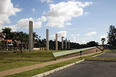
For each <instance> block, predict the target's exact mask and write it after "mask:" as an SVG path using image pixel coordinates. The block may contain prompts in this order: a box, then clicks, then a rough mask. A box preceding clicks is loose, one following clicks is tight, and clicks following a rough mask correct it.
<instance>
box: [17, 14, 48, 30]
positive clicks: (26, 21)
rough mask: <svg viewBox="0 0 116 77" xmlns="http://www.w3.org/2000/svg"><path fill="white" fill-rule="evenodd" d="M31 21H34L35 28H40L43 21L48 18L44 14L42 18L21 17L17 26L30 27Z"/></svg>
mask: <svg viewBox="0 0 116 77" xmlns="http://www.w3.org/2000/svg"><path fill="white" fill-rule="evenodd" d="M29 21H33V27H34V28H40V27H41V26H42V22H44V21H46V18H45V17H44V16H42V17H41V18H38V19H33V18H25V19H21V20H19V21H18V23H17V25H16V26H17V27H18V28H29Z"/></svg>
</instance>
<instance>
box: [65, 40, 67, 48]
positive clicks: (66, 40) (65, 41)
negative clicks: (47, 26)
mask: <svg viewBox="0 0 116 77" xmlns="http://www.w3.org/2000/svg"><path fill="white" fill-rule="evenodd" d="M65 49H67V39H65Z"/></svg>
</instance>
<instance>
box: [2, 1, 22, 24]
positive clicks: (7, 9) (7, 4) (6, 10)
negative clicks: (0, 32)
mask: <svg viewBox="0 0 116 77" xmlns="http://www.w3.org/2000/svg"><path fill="white" fill-rule="evenodd" d="M20 11H21V9H19V8H14V7H13V3H12V2H11V0H0V25H3V24H4V23H10V19H9V17H10V16H13V15H16V13H17V12H20Z"/></svg>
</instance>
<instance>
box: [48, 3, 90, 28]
mask: <svg viewBox="0 0 116 77" xmlns="http://www.w3.org/2000/svg"><path fill="white" fill-rule="evenodd" d="M90 4H92V2H85V3H82V2H78V1H76V2H75V1H68V2H60V3H58V4H50V5H49V6H50V10H49V11H48V14H47V19H48V23H47V26H51V27H60V28H63V27H64V25H65V24H66V22H67V21H71V20H72V18H73V17H78V16H81V15H83V8H84V7H86V6H89V5H90Z"/></svg>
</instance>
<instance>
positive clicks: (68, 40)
mask: <svg viewBox="0 0 116 77" xmlns="http://www.w3.org/2000/svg"><path fill="white" fill-rule="evenodd" d="M68 49H70V40H68Z"/></svg>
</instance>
